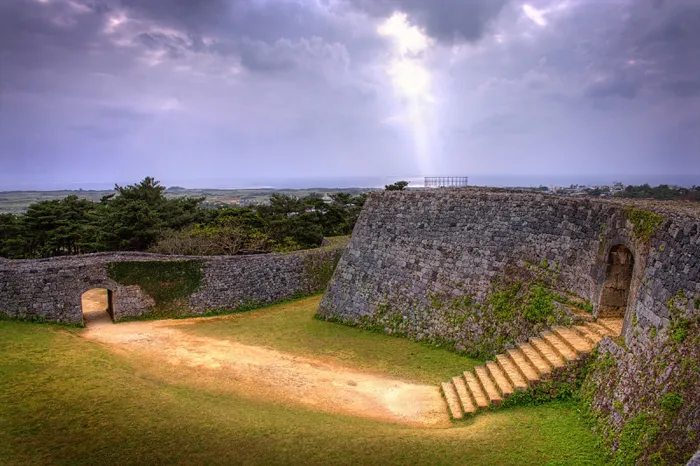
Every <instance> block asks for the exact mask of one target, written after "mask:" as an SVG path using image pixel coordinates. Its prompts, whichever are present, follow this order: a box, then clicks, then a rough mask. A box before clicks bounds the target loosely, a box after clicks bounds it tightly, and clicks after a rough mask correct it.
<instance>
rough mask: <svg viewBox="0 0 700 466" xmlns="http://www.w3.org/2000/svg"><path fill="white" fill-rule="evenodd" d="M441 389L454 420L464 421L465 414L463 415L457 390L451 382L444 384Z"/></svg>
mask: <svg viewBox="0 0 700 466" xmlns="http://www.w3.org/2000/svg"><path fill="white" fill-rule="evenodd" d="M441 387H442V393H443V394H444V395H445V400H446V401H447V407H448V408H449V410H450V415H451V416H452V419H462V418H463V417H464V414H462V407H461V406H460V404H459V398H458V397H457V391H456V390H455V387H454V385H452V384H451V383H450V382H443V383H442V384H441Z"/></svg>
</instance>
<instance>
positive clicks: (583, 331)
mask: <svg viewBox="0 0 700 466" xmlns="http://www.w3.org/2000/svg"><path fill="white" fill-rule="evenodd" d="M574 330H576V331H577V332H578V334H579V335H581V336H582V337H583V338H585V339H586V340H587V341H588V342H589V343H590V344H592V345H597V344H598V342H599V341H600V340H602V339H603V337H602V336H600V335H599V334H598V333H596V332H595V331H593V330H592V329H591V328H590V327H586V326H585V325H577V326H575V327H574Z"/></svg>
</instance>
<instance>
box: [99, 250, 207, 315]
mask: <svg viewBox="0 0 700 466" xmlns="http://www.w3.org/2000/svg"><path fill="white" fill-rule="evenodd" d="M107 273H108V275H109V277H110V278H111V279H112V280H114V281H116V282H117V283H120V284H122V285H139V286H140V287H141V288H142V289H143V291H145V292H146V293H147V294H148V295H149V296H151V297H152V298H153V299H154V300H155V302H156V306H162V305H167V304H170V303H172V302H174V301H176V300H180V299H187V298H188V297H189V296H190V295H191V294H192V293H194V292H195V291H197V290H198V289H199V287H200V285H201V282H202V277H203V273H202V262H201V261H198V260H187V261H148V262H113V263H111V264H109V268H108V269H107Z"/></svg>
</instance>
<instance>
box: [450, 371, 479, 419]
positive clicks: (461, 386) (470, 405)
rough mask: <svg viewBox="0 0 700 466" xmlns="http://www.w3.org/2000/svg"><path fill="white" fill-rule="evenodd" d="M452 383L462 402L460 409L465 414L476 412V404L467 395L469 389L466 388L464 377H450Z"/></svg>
mask: <svg viewBox="0 0 700 466" xmlns="http://www.w3.org/2000/svg"><path fill="white" fill-rule="evenodd" d="M452 385H454V387H455V390H456V391H457V397H458V398H459V401H460V403H461V404H462V410H463V411H464V413H465V414H472V413H475V412H476V406H474V402H473V401H472V398H471V397H470V396H469V390H468V389H467V384H466V383H465V382H464V379H463V378H462V377H460V376H455V377H452Z"/></svg>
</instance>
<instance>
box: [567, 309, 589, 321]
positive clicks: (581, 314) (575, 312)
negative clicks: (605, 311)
mask: <svg viewBox="0 0 700 466" xmlns="http://www.w3.org/2000/svg"><path fill="white" fill-rule="evenodd" d="M569 312H570V313H571V317H573V319H574V321H575V322H593V320H594V317H593V315H592V314H589V313H588V312H586V311H582V310H581V309H579V308H578V307H576V306H571V307H569Z"/></svg>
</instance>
